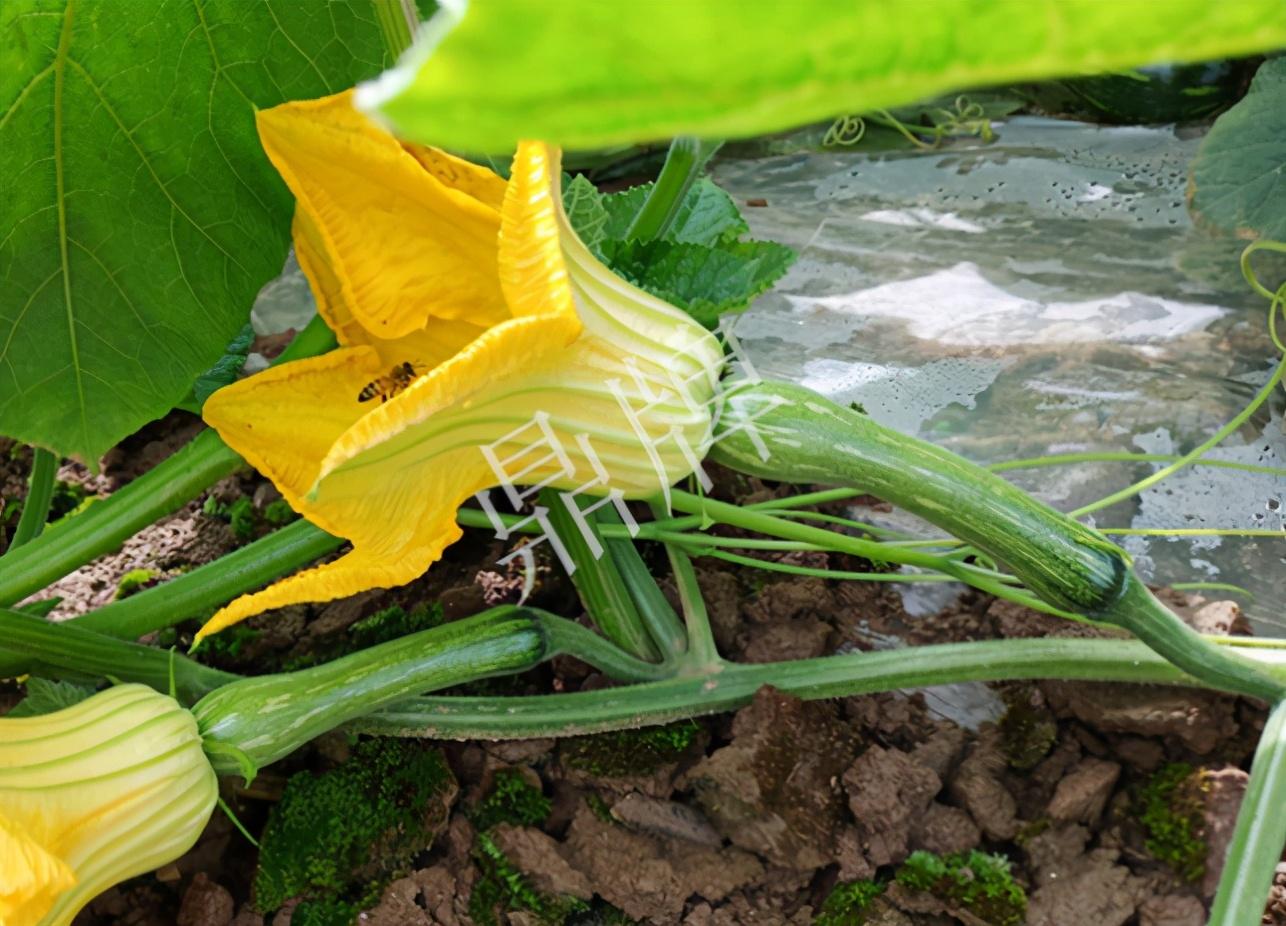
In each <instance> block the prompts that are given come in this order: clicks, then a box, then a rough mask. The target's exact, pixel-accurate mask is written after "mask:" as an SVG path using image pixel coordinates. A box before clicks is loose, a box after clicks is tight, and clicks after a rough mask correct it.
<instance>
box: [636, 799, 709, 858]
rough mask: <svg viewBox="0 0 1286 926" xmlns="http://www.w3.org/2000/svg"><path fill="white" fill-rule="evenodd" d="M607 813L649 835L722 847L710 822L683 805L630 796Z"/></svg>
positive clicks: (693, 808) (693, 809) (699, 812)
mask: <svg viewBox="0 0 1286 926" xmlns="http://www.w3.org/2000/svg"><path fill="white" fill-rule="evenodd" d="M611 812H612V818H613V819H614V820H616V821H618V822H620V823H624V824H625V825H626V826H628V827H630V828H631V829H634V830H638V831H640V832H643V833H648V834H649V835H652V836H666V837H669V838H672V839H684V840H687V841H688V842H695V843H697V844H698V845H703V846H710V847H712V848H716V849H717V848H719V847H720V846H722V845H723V837H722V836H720V835H719V832H718V831H717V830H716V829H715V828H714V827H713V826H711V825H710V821H709V820H707V819H706V818H705V816H704V815H703V814H702V813H701V811H699V810H697V809H696V808H695V807H689V806H688V805H687V804H680V803H678V802H676V801H661V800H657V799H656V798H651V797H647V796H645V795H642V794H638V793H633V794H627V795H625V797H623V798H621V799H620V800H619V801H617V802H616V803H615V804H613V805H612V811H611Z"/></svg>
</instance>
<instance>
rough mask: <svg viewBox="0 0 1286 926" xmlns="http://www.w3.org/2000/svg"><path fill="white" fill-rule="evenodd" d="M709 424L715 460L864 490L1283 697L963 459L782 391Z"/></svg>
mask: <svg viewBox="0 0 1286 926" xmlns="http://www.w3.org/2000/svg"><path fill="white" fill-rule="evenodd" d="M719 424H720V428H721V433H720V434H718V435H717V436H716V442H715V444H714V447H713V448H712V449H711V452H710V458H711V459H713V460H715V461H717V462H720V463H724V464H726V465H728V466H731V467H733V468H734V469H738V470H740V471H742V472H745V473H749V474H751V475H756V476H761V477H764V478H768V479H776V480H780V481H788V482H805V483H829V484H839V485H846V486H851V487H853V488H856V489H860V490H861V491H863V492H869V493H870V494H872V495H875V496H877V497H879V498H882V499H884V500H886V501H889V502H892V503H893V504H895V505H898V506H900V507H902V508H905V509H906V510H908V511H911V512H914V513H915V514H918V515H920V516H921V517H923V518H925V519H926V520H928V521H930V522H932V523H934V524H936V525H937V526H938V527H941V528H943V529H944V530H947V531H949V532H950V533H951V534H952V535H953V536H955V537H958V538H960V539H962V540H965V541H967V542H968V543H970V544H972V545H973V546H975V547H977V548H978V549H979V550H982V551H984V552H986V553H989V554H991V555H992V556H994V557H996V558H997V559H998V560H1000V561H1002V562H1004V563H1005V564H1006V565H1008V567H1009V568H1010V569H1011V570H1012V571H1013V573H1014V574H1015V575H1016V576H1018V578H1020V579H1021V580H1022V581H1023V583H1024V584H1026V585H1027V587H1028V588H1029V589H1031V590H1032V591H1033V592H1035V593H1036V594H1037V595H1039V596H1040V597H1041V598H1042V599H1043V600H1044V601H1046V602H1048V603H1049V604H1051V605H1054V606H1056V607H1058V608H1061V609H1063V610H1065V611H1072V612H1075V613H1078V614H1082V615H1084V616H1086V617H1090V618H1094V619H1095V620H1100V621H1105V622H1107V623H1111V624H1115V625H1117V626H1119V627H1122V628H1124V629H1126V630H1129V631H1130V632H1131V633H1133V634H1135V635H1136V636H1137V637H1139V639H1141V640H1142V641H1143V642H1145V643H1147V644H1148V645H1149V646H1150V647H1152V648H1153V649H1154V650H1155V651H1156V652H1158V653H1160V654H1161V655H1162V656H1164V657H1165V658H1166V659H1168V660H1169V661H1170V662H1171V663H1173V664H1174V665H1175V666H1177V667H1179V668H1180V669H1182V670H1183V671H1185V672H1187V673H1189V674H1190V675H1192V676H1193V677H1195V678H1199V679H1201V680H1203V681H1206V682H1208V683H1210V684H1212V685H1214V686H1216V687H1220V688H1224V689H1226V690H1230V691H1239V692H1243V693H1245V694H1249V695H1253V696H1255V697H1259V698H1264V699H1265V700H1269V701H1275V700H1277V699H1278V698H1280V697H1282V695H1283V693H1284V692H1286V680H1283V679H1282V678H1279V677H1277V676H1275V675H1274V674H1272V672H1271V670H1266V669H1265V668H1264V667H1263V666H1261V665H1258V664H1255V663H1253V662H1251V661H1250V660H1247V659H1245V658H1243V657H1241V656H1238V655H1237V654H1235V653H1231V652H1229V651H1228V650H1226V649H1224V648H1222V647H1219V646H1216V645H1214V644H1212V643H1210V642H1209V641H1207V640H1205V639H1204V638H1202V637H1201V636H1200V635H1199V634H1197V633H1195V632H1194V631H1193V630H1192V629H1191V628H1190V627H1188V625H1187V624H1185V623H1183V622H1182V621H1181V620H1179V618H1178V617H1176V616H1175V615H1174V614H1173V613H1171V612H1170V611H1169V610H1168V609H1167V608H1166V607H1165V606H1164V605H1162V604H1161V603H1160V602H1159V601H1157V600H1156V598H1155V597H1154V596H1153V595H1152V593H1151V592H1150V591H1149V590H1148V589H1147V587H1146V586H1145V585H1144V584H1143V582H1142V581H1141V580H1140V579H1139V578H1138V576H1137V575H1135V573H1134V571H1133V569H1132V568H1131V566H1130V560H1129V557H1128V556H1127V555H1126V553H1125V551H1123V550H1121V549H1120V548H1119V547H1117V546H1116V545H1115V544H1113V543H1112V542H1111V541H1109V540H1108V539H1107V538H1106V537H1104V536H1103V535H1102V534H1100V533H1099V532H1098V531H1095V530H1094V529H1092V528H1090V527H1087V526H1085V525H1084V524H1081V523H1080V522H1078V521H1076V520H1074V519H1072V518H1070V517H1068V516H1067V515H1065V514H1063V513H1061V512H1059V511H1056V510H1054V509H1053V508H1051V507H1049V506H1048V505H1046V504H1044V503H1043V502H1040V501H1038V500H1037V499H1034V498H1032V497H1031V496H1030V495H1028V494H1027V493H1026V492H1023V491H1022V490H1021V489H1019V488H1017V487H1016V486H1014V485H1012V484H1011V483H1009V482H1006V481H1005V480H1004V479H1002V478H1000V477H999V476H997V475H995V474H993V473H990V472H988V471H987V470H985V469H983V468H981V467H979V466H976V465H975V464H973V463H970V462H969V461H968V460H966V459H964V458H963V457H960V456H957V455H956V454H954V453H951V452H950V451H948V450H944V449H942V448H941V447H936V446H934V445H933V444H929V443H926V442H924V441H921V440H917V439H916V438H914V437H909V436H907V435H904V434H899V433H898V432H896V431H893V430H890V429H889V428H885V427H882V426H880V425H879V424H876V423H875V422H874V421H872V420H871V419H870V418H869V417H867V416H866V415H864V414H862V413H861V412H858V411H854V410H853V409H851V408H845V407H843V406H840V405H837V404H836V403H834V402H832V401H830V400H829V399H827V398H825V397H823V396H820V395H818V394H817V393H815V392H812V391H811V390H808V389H804V388H802V387H800V386H794V385H789V384H786V383H777V382H762V383H757V384H753V385H747V386H743V387H741V388H739V389H735V390H732V391H730V392H729V393H728V394H727V395H725V396H724V407H723V409H722V412H721V414H720V417H719Z"/></svg>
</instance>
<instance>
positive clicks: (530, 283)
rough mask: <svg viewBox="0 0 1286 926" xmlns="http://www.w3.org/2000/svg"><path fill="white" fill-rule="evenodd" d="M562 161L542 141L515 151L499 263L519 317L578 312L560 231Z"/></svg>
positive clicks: (502, 282)
mask: <svg viewBox="0 0 1286 926" xmlns="http://www.w3.org/2000/svg"><path fill="white" fill-rule="evenodd" d="M561 161H562V159H561V157H560V156H559V155H558V154H557V153H555V152H553V151H551V150H550V148H549V146H548V145H544V144H541V143H540V142H526V141H525V142H522V143H521V144H519V146H518V151H517V152H516V153H515V154H514V159H513V167H512V169H511V170H510V172H509V189H508V190H507V191H506V192H505V202H504V210H503V213H502V219H501V226H500V259H499V264H500V286H501V288H502V289H503V290H504V294H505V301H506V302H508V304H509V311H510V312H512V313H513V315H514V317H515V318H520V317H522V316H526V315H550V314H555V315H570V316H572V317H575V314H576V304H575V303H574V302H573V301H572V291H571V282H570V281H569V280H568V278H567V266H566V265H565V264H564V263H563V251H562V242H561V241H560V235H559V232H560V228H559V223H558V217H559V215H560V214H561V212H562V197H561V195H560V194H559V183H558V181H559V178H560V170H561ZM569 230H570V229H569ZM572 234H573V236H574V235H575V233H574V232H572Z"/></svg>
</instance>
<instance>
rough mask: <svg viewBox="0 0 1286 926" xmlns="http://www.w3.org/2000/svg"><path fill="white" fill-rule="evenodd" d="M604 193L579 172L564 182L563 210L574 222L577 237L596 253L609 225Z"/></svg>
mask: <svg viewBox="0 0 1286 926" xmlns="http://www.w3.org/2000/svg"><path fill="white" fill-rule="evenodd" d="M603 199H604V197H603V195H602V194H601V193H599V192H598V190H597V189H596V188H595V187H594V184H592V183H590V182H589V180H587V179H586V178H585V177H584V175H582V174H577V175H576V177H575V179H573V180H572V181H571V182H570V183H564V184H563V210H564V211H565V212H566V213H567V220H568V221H569V222H571V223H572V228H574V229H575V230H576V235H577V237H579V238H580V240H581V241H583V242H584V243H585V247H587V248H589V249H590V250H591V251H594V252H595V253H597V252H598V246H599V244H601V243H602V241H603V237H604V231H605V229H606V227H607V210H606V209H604V208H603Z"/></svg>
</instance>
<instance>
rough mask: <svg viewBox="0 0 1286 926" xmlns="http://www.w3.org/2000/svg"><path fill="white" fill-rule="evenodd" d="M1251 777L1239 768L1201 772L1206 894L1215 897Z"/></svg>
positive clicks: (1202, 891) (1203, 884) (1204, 886)
mask: <svg viewBox="0 0 1286 926" xmlns="http://www.w3.org/2000/svg"><path fill="white" fill-rule="evenodd" d="M1249 780H1250V776H1249V775H1247V774H1246V773H1245V772H1243V771H1242V770H1241V769H1239V768H1222V769H1217V770H1214V771H1208V772H1206V773H1205V774H1203V775H1202V776H1201V790H1202V826H1201V833H1202V836H1203V838H1204V839H1205V841H1206V873H1205V875H1204V876H1203V877H1202V879H1201V893H1202V894H1203V895H1204V896H1205V897H1207V898H1211V897H1214V895H1215V888H1217V887H1218V886H1219V877H1220V876H1221V875H1222V874H1223V867H1224V859H1225V858H1226V857H1227V855H1228V844H1229V843H1230V842H1232V831H1233V827H1234V826H1235V825H1236V823H1237V810H1238V809H1239V808H1240V807H1241V799H1242V797H1243V796H1244V795H1245V793H1246V783H1247V782H1248V781H1249Z"/></svg>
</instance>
